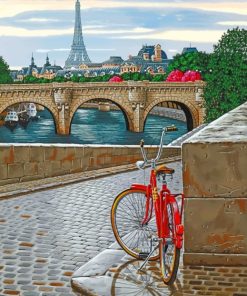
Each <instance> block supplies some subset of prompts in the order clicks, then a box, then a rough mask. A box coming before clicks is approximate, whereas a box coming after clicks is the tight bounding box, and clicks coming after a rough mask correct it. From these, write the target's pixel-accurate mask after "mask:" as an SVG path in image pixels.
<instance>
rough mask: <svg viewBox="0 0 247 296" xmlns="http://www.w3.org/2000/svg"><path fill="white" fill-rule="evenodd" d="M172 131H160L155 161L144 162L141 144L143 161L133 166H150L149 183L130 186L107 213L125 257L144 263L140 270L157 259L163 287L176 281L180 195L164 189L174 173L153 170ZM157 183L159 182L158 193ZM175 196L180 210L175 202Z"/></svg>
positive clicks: (180, 236)
mask: <svg viewBox="0 0 247 296" xmlns="http://www.w3.org/2000/svg"><path fill="white" fill-rule="evenodd" d="M176 130H177V128H176V127H175V126H169V127H166V128H164V129H163V132H162V135H161V140H160V145H159V150H158V154H157V156H156V158H155V159H151V160H148V159H147V155H146V152H145V149H144V141H143V140H142V141H141V144H140V146H141V152H142V155H143V159H144V161H137V163H136V165H137V167H138V168H139V169H144V168H145V166H146V165H148V164H151V173H150V182H149V184H148V185H143V184H133V185H132V186H131V187H130V188H129V189H127V190H125V191H123V192H121V193H120V194H119V195H118V196H117V197H116V198H115V200H114V202H113V205H112V209H111V223H112V229H113V232H114V235H115V238H116V240H117V242H118V243H119V245H120V246H121V247H122V248H123V249H124V250H125V251H126V253H128V254H129V255H131V256H133V257H135V258H137V259H142V260H145V261H144V263H143V264H142V266H141V267H140V269H141V268H142V267H143V266H144V265H145V264H146V263H147V261H148V260H157V259H158V258H160V269H161V274H162V279H163V281H164V282H165V283H166V284H167V285H171V284H172V283H173V282H174V281H175V279H176V276H177V271H178V266H179V259H180V250H181V248H182V245H183V233H184V226H183V224H182V212H183V207H184V195H183V194H182V193H181V194H172V193H171V192H170V190H169V189H168V187H167V182H166V177H167V175H170V176H172V175H173V173H174V172H175V171H174V169H172V168H168V167H166V166H165V165H161V166H158V167H156V164H157V162H158V161H159V159H160V156H161V151H162V146H163V138H164V135H165V134H166V132H172V131H176ZM158 180H159V181H161V188H160V191H158V187H157V183H158V182H157V181H158ZM179 196H180V197H181V205H180V207H179V206H178V202H177V198H178V197H179Z"/></svg>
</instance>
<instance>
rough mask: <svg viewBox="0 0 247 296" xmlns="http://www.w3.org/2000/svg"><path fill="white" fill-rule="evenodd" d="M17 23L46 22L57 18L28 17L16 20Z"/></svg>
mask: <svg viewBox="0 0 247 296" xmlns="http://www.w3.org/2000/svg"><path fill="white" fill-rule="evenodd" d="M17 22H19V23H46V22H55V23H56V22H59V19H50V18H29V19H22V20H17Z"/></svg>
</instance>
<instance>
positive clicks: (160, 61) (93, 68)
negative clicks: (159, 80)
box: [57, 44, 171, 77]
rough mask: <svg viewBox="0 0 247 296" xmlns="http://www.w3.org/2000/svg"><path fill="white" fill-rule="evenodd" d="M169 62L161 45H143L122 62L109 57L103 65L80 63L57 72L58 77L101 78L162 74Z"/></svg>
mask: <svg viewBox="0 0 247 296" xmlns="http://www.w3.org/2000/svg"><path fill="white" fill-rule="evenodd" d="M170 61H171V60H169V59H168V58H167V55H166V53H165V51H164V50H162V48H161V45H160V44H157V45H143V47H142V48H141V49H140V50H139V52H138V54H137V56H129V58H128V59H127V60H123V59H122V58H121V57H120V56H111V57H110V58H109V59H108V60H106V61H104V62H103V63H82V64H81V65H80V66H79V69H64V70H61V71H58V73H57V75H58V76H65V77H69V76H71V75H79V76H82V75H84V76H90V77H95V76H101V75H105V74H110V75H114V74H123V73H128V72H139V73H150V74H152V75H156V74H164V73H165V72H166V69H167V67H168V64H169V62H170Z"/></svg>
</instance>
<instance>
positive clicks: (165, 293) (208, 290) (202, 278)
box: [72, 243, 247, 296]
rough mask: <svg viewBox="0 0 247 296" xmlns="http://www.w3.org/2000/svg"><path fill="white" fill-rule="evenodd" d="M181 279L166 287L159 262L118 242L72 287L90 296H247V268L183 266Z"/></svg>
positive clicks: (80, 273) (78, 275)
mask: <svg viewBox="0 0 247 296" xmlns="http://www.w3.org/2000/svg"><path fill="white" fill-rule="evenodd" d="M180 259H181V260H180V267H179V271H178V276H177V280H176V281H175V283H174V284H173V285H171V286H166V285H165V284H164V283H163V282H162V280H161V275H160V271H159V262H158V261H156V262H149V263H148V264H147V265H146V266H145V267H144V268H143V269H142V271H139V270H138V269H139V268H140V266H141V264H142V262H143V261H139V260H136V259H133V258H131V257H130V256H128V255H126V254H125V253H124V252H123V251H122V250H120V248H119V247H118V245H117V244H116V243H115V244H113V245H112V246H111V247H110V248H109V249H107V250H105V251H103V252H102V253H101V254H99V255H98V256H96V257H95V258H94V259H92V260H91V261H90V262H88V263H87V264H86V265H84V266H82V267H81V268H80V269H79V270H77V271H76V272H75V273H74V275H73V277H72V284H73V287H74V288H75V290H76V291H78V295H84V296H85V295H88V296H95V295H99V296H134V295H138V296H149V295H150V296H151V295H152V296H191V295H209V296H246V295H247V267H221V266H219V267H212V266H210V267H209V266H183V262H182V256H181V258H180Z"/></svg>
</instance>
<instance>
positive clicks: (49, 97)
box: [0, 81, 205, 135]
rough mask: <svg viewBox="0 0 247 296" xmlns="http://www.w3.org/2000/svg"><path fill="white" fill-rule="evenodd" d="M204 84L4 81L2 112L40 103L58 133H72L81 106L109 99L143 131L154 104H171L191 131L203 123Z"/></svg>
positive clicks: (128, 123)
mask: <svg viewBox="0 0 247 296" xmlns="http://www.w3.org/2000/svg"><path fill="white" fill-rule="evenodd" d="M204 86H205V84H204V82H202V81H197V82H187V83H179V82H176V83H167V82H149V81H141V82H139V81H137V82H136V81H128V82H122V83H108V82H100V83H95V82H94V83H73V82H65V83H49V84H8V85H6V84H3V85H0V113H1V112H3V111H4V110H6V109H7V108H8V107H10V106H12V105H14V104H18V103H24V102H33V103H37V104H40V105H42V106H44V107H45V108H47V109H48V110H49V111H50V112H51V114H52V115H53V119H54V122H55V127H56V132H57V133H58V134H62V135H68V134H69V133H70V130H71V123H72V120H73V117H74V114H75V112H76V111H77V109H78V108H79V107H80V106H81V105H83V104H84V103H86V102H89V101H91V100H109V101H111V102H113V103H114V104H116V105H117V106H118V107H119V108H120V109H121V110H122V112H123V114H124V116H125V120H126V126H127V129H128V130H130V131H133V132H142V131H143V130H144V126H145V121H146V119H147V116H148V114H149V112H150V111H151V110H152V109H153V107H155V106H156V105H158V104H164V103H167V106H169V104H170V105H171V106H172V107H173V108H178V109H182V110H183V111H184V112H185V115H186V118H187V126H188V130H191V129H193V128H195V127H197V126H198V125H200V124H202V123H203V119H204V109H203V88H204Z"/></svg>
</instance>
